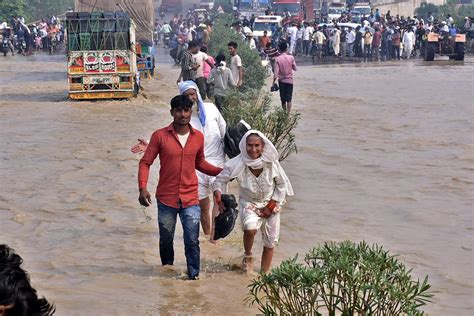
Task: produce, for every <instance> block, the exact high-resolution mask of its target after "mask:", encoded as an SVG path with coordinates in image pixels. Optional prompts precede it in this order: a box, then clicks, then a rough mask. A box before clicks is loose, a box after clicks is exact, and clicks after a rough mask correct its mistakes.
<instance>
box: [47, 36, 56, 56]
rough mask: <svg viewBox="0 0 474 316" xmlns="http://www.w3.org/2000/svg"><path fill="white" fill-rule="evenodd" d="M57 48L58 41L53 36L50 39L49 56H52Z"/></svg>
mask: <svg viewBox="0 0 474 316" xmlns="http://www.w3.org/2000/svg"><path fill="white" fill-rule="evenodd" d="M57 47H58V40H57V38H56V36H54V37H53V38H52V39H51V43H50V45H49V54H50V55H52V54H54V53H55V52H56V48H57Z"/></svg>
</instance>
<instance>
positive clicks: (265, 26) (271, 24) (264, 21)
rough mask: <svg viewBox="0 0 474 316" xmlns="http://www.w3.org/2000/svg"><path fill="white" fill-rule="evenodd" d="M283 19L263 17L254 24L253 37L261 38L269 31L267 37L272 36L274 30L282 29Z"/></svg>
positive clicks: (269, 16)
mask: <svg viewBox="0 0 474 316" xmlns="http://www.w3.org/2000/svg"><path fill="white" fill-rule="evenodd" d="M282 21H283V18H282V17H281V16H278V15H262V16H259V17H256V18H255V21H254V22H253V36H254V37H261V36H263V32H264V31H267V36H272V30H273V29H275V30H276V29H277V28H279V27H282V26H283V25H282Z"/></svg>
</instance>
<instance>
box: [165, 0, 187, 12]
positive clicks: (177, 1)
mask: <svg viewBox="0 0 474 316" xmlns="http://www.w3.org/2000/svg"><path fill="white" fill-rule="evenodd" d="M182 10H183V3H182V1H181V0H163V2H162V3H161V6H160V12H181V11H182Z"/></svg>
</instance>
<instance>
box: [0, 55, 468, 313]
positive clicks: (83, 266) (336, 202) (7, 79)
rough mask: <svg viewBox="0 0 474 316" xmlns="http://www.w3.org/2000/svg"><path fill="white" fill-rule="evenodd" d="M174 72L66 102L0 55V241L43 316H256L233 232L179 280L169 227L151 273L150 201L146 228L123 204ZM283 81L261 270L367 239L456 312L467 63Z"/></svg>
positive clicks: (24, 62)
mask: <svg viewBox="0 0 474 316" xmlns="http://www.w3.org/2000/svg"><path fill="white" fill-rule="evenodd" d="M177 76H178V70H177V68H174V67H172V66H171V65H170V64H169V62H168V60H167V58H165V57H161V58H160V59H159V63H158V76H157V79H156V80H148V81H146V82H145V83H144V86H145V91H144V93H143V94H142V95H141V96H139V97H138V98H135V99H132V100H129V101H98V102H89V101H84V102H73V101H70V100H68V99H67V97H66V95H67V90H66V89H67V85H66V60H65V57H64V56H63V55H55V56H47V55H42V54H39V55H35V56H29V57H23V56H15V57H11V56H8V57H6V58H1V59H0V243H7V244H9V245H10V246H12V247H13V248H15V249H16V250H17V252H18V253H19V254H20V255H21V256H23V258H24V260H25V268H26V269H27V270H28V271H29V272H30V274H31V279H32V282H33V285H34V286H35V287H36V288H37V290H38V291H39V293H40V294H41V295H44V296H46V297H47V299H48V300H50V301H52V302H54V303H55V304H56V306H57V314H58V315H158V314H160V315H223V314H226V315H252V314H256V313H257V312H258V311H257V309H256V308H255V307H248V306H247V305H245V303H244V299H245V297H246V295H247V289H246V286H247V284H248V283H249V281H250V279H249V278H246V277H243V276H242V275H241V274H239V272H238V271H236V269H235V267H234V265H235V263H236V262H238V260H239V256H241V255H242V245H241V242H240V238H241V237H240V236H241V233H240V232H239V231H235V232H234V233H233V235H231V236H230V237H229V238H228V239H227V240H225V241H224V242H222V243H220V244H219V245H217V246H214V245H211V244H210V243H209V242H207V241H206V240H205V239H204V238H202V241H201V250H202V271H203V272H202V278H201V280H199V281H195V282H190V281H187V280H186V278H185V269H186V265H185V260H184V250H183V240H182V236H181V232H182V231H181V228H180V225H179V224H178V229H177V235H176V240H175V250H176V252H177V253H176V260H175V261H176V265H175V266H174V268H173V269H165V268H163V267H161V265H160V259H159V256H158V227H157V223H156V210H155V205H153V208H149V209H148V210H147V212H148V214H150V215H151V216H152V217H153V220H152V221H151V222H148V223H147V222H144V215H143V213H142V209H141V208H140V207H139V205H138V201H137V197H138V193H137V176H136V175H137V165H138V160H139V156H138V155H134V154H132V153H131V152H130V147H131V146H132V145H133V144H134V143H135V141H136V139H137V138H138V137H145V138H148V137H149V136H150V135H151V133H152V131H153V130H155V129H157V128H160V127H163V126H165V125H168V124H169V122H170V120H171V117H170V115H169V112H168V102H169V100H170V98H171V97H172V96H173V95H175V94H177V89H176V85H175V80H176V78H177ZM295 82H296V85H295V96H294V106H293V108H294V110H297V111H299V112H300V113H301V117H302V119H301V122H300V124H299V126H298V128H297V130H296V131H295V134H296V141H297V144H298V154H295V155H292V156H290V157H289V158H288V159H287V160H286V161H284V163H283V167H284V168H285V169H286V170H287V173H288V176H289V177H290V179H291V180H292V183H293V186H294V189H295V193H296V195H295V196H294V197H293V198H291V199H289V202H288V203H287V205H286V208H285V210H284V212H283V213H282V229H281V230H282V235H281V241H280V245H279V246H278V248H277V250H276V257H275V260H274V264H277V263H279V262H280V261H281V260H283V259H285V258H289V257H292V256H294V255H295V254H296V253H299V254H300V257H301V256H302V255H303V254H304V253H305V252H306V251H308V250H309V249H310V248H311V247H312V246H314V245H316V244H317V243H321V242H324V241H329V240H334V241H342V240H345V239H350V240H353V241H360V240H367V241H368V242H370V243H374V242H376V243H379V244H382V245H384V247H385V248H386V249H389V250H390V251H392V252H393V253H398V254H400V260H402V261H403V262H405V263H406V264H407V265H408V266H409V267H412V268H413V269H414V272H413V273H414V275H415V276H417V277H420V278H422V277H424V276H425V275H426V274H428V275H429V277H430V280H431V283H432V285H433V289H434V290H436V291H438V293H437V294H436V296H435V302H434V303H433V304H430V305H428V306H427V307H426V311H428V312H429V314H430V315H472V314H473V312H474V301H473V300H474V298H473V297H474V276H473V273H474V272H473V271H474V266H473V265H474V263H473V262H474V258H473V233H474V224H473V211H474V208H473V197H474V194H473V193H474V191H473V190H474V124H473V122H474V115H473V114H474V101H473V100H474V92H473V91H474V84H473V82H474V59H473V58H472V57H468V58H467V59H466V61H464V62H453V61H448V60H437V61H435V62H431V63H425V62H423V61H421V60H410V61H401V62H386V63H370V64H363V63H356V64H341V65H310V64H306V65H303V64H302V65H300V66H299V71H298V72H297V73H296V77H295ZM274 101H275V104H278V99H277V95H274ZM152 170H153V176H152V177H150V178H151V183H150V184H149V189H150V191H154V189H153V188H154V187H155V186H156V182H157V181H156V175H157V170H158V169H157V167H154V168H153V169H152ZM260 249H261V243H260V238H259V241H258V244H257V245H256V246H255V249H254V252H255V253H256V254H259V253H260ZM257 261H258V262H257V263H256V265H258V264H259V260H257Z"/></svg>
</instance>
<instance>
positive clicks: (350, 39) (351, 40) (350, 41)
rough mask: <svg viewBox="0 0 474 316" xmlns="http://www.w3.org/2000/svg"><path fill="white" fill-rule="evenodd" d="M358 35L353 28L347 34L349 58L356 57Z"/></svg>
mask: <svg viewBox="0 0 474 316" xmlns="http://www.w3.org/2000/svg"><path fill="white" fill-rule="evenodd" d="M355 38H356V34H355V32H354V30H353V29H352V27H349V30H348V31H347V34H346V42H347V49H348V50H349V56H350V57H351V58H352V57H353V56H354V41H355Z"/></svg>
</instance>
